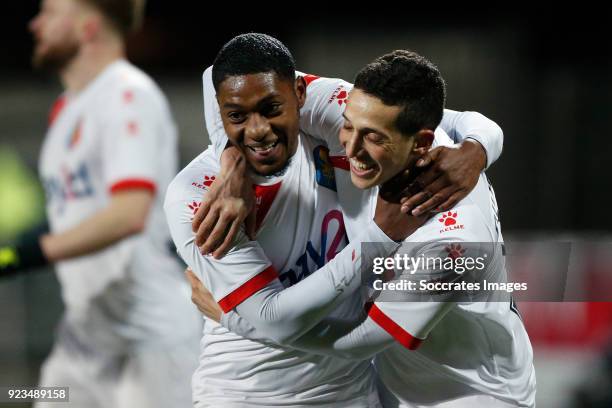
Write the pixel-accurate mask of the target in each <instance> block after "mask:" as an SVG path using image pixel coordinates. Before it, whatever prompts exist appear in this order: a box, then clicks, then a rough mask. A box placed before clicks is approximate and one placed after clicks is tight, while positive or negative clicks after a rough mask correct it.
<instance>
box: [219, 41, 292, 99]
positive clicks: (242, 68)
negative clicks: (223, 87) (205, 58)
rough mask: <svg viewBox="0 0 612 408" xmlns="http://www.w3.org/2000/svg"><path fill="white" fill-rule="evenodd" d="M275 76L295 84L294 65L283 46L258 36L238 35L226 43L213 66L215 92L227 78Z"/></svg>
mask: <svg viewBox="0 0 612 408" xmlns="http://www.w3.org/2000/svg"><path fill="white" fill-rule="evenodd" d="M261 72H274V73H276V75H278V77H279V78H281V79H286V80H291V81H294V80H295V61H294V59H293V56H292V55H291V52H290V51H289V49H288V48H287V47H285V45H284V44H283V43H282V42H280V41H279V40H277V39H276V38H274V37H271V36H269V35H267V34H261V33H247V34H241V35H238V36H236V37H234V38H232V39H231V40H230V41H228V42H227V43H226V44H225V45H224V46H223V48H221V51H219V53H218V54H217V57H216V58H215V61H214V62H213V70H212V81H213V86H214V87H215V90H216V91H218V90H219V85H220V84H221V82H223V81H224V80H225V79H226V78H227V77H230V76H236V75H247V74H259V73H261Z"/></svg>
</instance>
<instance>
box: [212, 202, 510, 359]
mask: <svg viewBox="0 0 612 408" xmlns="http://www.w3.org/2000/svg"><path fill="white" fill-rule="evenodd" d="M443 215H444V214H441V215H438V216H436V217H435V218H434V219H432V220H431V222H428V224H427V225H426V226H424V227H422V230H421V231H420V236H419V239H420V240H421V241H422V242H404V243H403V244H402V247H401V248H399V249H398V251H397V252H396V253H395V254H394V255H399V256H400V257H401V256H403V255H404V254H406V255H409V256H413V257H415V256H416V257H420V258H422V259H435V258H437V259H442V260H448V259H449V258H453V259H455V258H457V257H460V258H464V259H467V258H472V259H475V258H477V257H482V258H483V259H484V261H483V262H484V267H483V271H482V272H481V275H479V276H480V278H483V277H485V278H486V279H487V280H498V279H501V277H500V276H499V274H500V273H501V272H503V271H504V269H503V265H501V266H500V263H499V262H500V257H499V252H500V251H501V249H500V247H499V246H498V245H496V244H495V243H493V242H490V241H492V236H491V232H490V231H489V229H488V228H487V227H486V225H484V223H482V221H481V220H479V209H478V208H477V206H475V205H474V204H473V203H471V202H469V200H468V201H467V202H463V205H459V206H457V207H455V209H454V210H453V213H452V214H451V215H450V216H453V217H455V220H456V224H452V225H453V226H457V228H455V229H452V228H444V227H442V229H441V228H440V226H439V225H442V226H443V223H442V222H440V221H439V219H443V218H442V217H443ZM449 225H450V223H449ZM441 231H442V232H441ZM485 254H486V255H485ZM501 262H502V263H503V260H502V261H501ZM424 265H425V264H421V266H420V267H414V268H412V269H409V270H399V271H395V272H396V273H395V274H394V277H393V279H391V280H390V281H389V282H391V283H395V282H402V281H403V282H406V281H411V282H414V283H415V286H414V288H415V290H413V291H410V290H404V289H402V290H394V289H383V290H380V291H378V292H377V293H376V296H375V298H374V301H373V302H370V303H368V304H367V305H366V306H365V308H364V314H363V315H362V318H361V319H357V320H355V321H338V320H332V319H323V320H322V321H321V322H320V323H318V324H317V325H316V326H314V327H313V328H312V329H311V330H309V331H307V332H305V333H304V335H302V336H301V337H299V338H296V339H295V340H294V341H292V342H291V343H290V344H288V345H289V346H290V347H293V348H296V349H300V350H304V351H308V352H313V353H317V354H324V355H334V356H339V357H343V358H350V359H365V358H368V357H371V356H373V355H374V354H376V353H378V352H380V351H382V350H384V349H385V348H387V347H389V346H391V345H393V344H399V345H401V346H403V347H405V348H407V349H409V350H415V349H418V347H419V346H420V345H421V344H422V343H423V342H426V341H427V337H428V335H429V334H430V333H431V331H432V330H434V329H435V327H436V325H437V324H438V323H439V322H440V321H441V320H442V319H443V318H445V316H446V315H447V314H448V313H449V311H451V310H452V309H453V308H454V307H456V305H457V304H458V303H462V304H465V303H471V302H473V301H495V300H492V299H490V298H482V297H481V298H480V299H478V297H479V296H481V294H482V293H484V292H478V291H475V294H471V293H469V291H467V292H466V291H456V290H455V291H444V290H431V289H421V288H420V286H419V282H420V281H424V282H429V283H435V282H450V283H460V282H461V280H462V279H466V280H468V277H467V276H466V277H463V275H462V274H463V273H464V272H465V270H462V269H460V268H459V267H458V266H457V265H459V263H455V265H456V267H453V268H442V267H441V266H439V264H435V263H434V264H433V265H434V266H433V267H431V266H424ZM374 287H375V288H376V286H374ZM222 324H223V325H224V326H225V327H228V328H229V329H230V330H232V331H236V332H238V333H239V334H241V335H244V336H245V337H248V338H252V339H255V340H258V341H269V340H270V336H268V335H267V334H266V333H265V332H258V330H257V328H256V327H253V326H251V325H249V324H248V322H245V321H242V320H241V319H240V317H239V316H236V315H233V314H231V313H230V314H227V315H224V316H223V318H222Z"/></svg>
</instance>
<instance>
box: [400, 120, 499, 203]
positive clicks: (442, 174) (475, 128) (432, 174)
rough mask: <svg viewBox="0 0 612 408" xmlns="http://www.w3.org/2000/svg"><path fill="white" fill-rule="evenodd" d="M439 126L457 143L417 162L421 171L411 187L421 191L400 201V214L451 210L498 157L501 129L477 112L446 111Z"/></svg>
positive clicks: (430, 152) (432, 150) (432, 151)
mask: <svg viewBox="0 0 612 408" xmlns="http://www.w3.org/2000/svg"><path fill="white" fill-rule="evenodd" d="M440 127H441V128H442V129H443V130H444V131H446V133H447V134H448V135H449V136H450V137H451V138H452V139H453V140H454V141H455V143H456V144H455V146H451V147H447V146H438V147H435V148H433V149H431V150H430V151H429V152H428V153H427V154H426V155H425V156H424V157H423V158H422V159H421V160H420V161H419V162H418V163H417V167H421V168H422V169H423V170H424V171H423V172H422V174H420V175H419V176H418V177H417V178H416V179H415V180H414V182H413V184H414V185H415V186H416V187H417V189H419V188H421V191H420V192H418V193H416V194H414V195H412V196H409V197H405V198H404V199H402V200H401V202H402V204H403V206H402V211H405V212H408V211H412V214H414V215H418V214H422V213H425V212H427V211H437V212H439V211H446V210H448V209H450V208H452V207H454V206H455V205H456V204H457V203H458V202H459V201H461V200H462V199H463V198H465V196H467V194H468V193H469V192H470V191H472V189H473V188H474V186H475V185H476V183H477V182H478V177H479V176H480V172H481V171H483V170H485V169H487V168H488V167H489V166H491V165H492V164H493V163H494V162H495V161H496V160H497V159H498V158H499V156H500V155H501V152H502V148H503V140H504V134H503V132H502V130H501V128H500V127H499V126H498V125H497V123H495V122H494V121H492V120H490V119H488V118H487V117H485V116H484V115H482V114H480V113H478V112H456V111H453V110H450V109H445V110H444V116H443V118H442V122H441V123H440Z"/></svg>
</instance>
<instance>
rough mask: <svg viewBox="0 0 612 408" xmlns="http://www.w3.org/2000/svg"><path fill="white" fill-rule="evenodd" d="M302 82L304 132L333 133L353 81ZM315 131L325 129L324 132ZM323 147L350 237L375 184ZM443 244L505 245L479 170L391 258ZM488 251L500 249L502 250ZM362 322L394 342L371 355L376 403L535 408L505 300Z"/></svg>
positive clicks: (378, 308) (440, 141)
mask: <svg viewBox="0 0 612 408" xmlns="http://www.w3.org/2000/svg"><path fill="white" fill-rule="evenodd" d="M305 79H306V81H307V82H308V84H309V85H308V97H307V100H306V105H305V106H304V109H303V110H302V120H301V125H302V128H303V129H306V130H307V131H310V132H313V134H321V135H323V136H325V135H330V134H335V135H337V134H338V132H339V130H340V127H341V126H342V123H343V119H342V117H341V113H342V111H343V110H344V107H343V105H344V103H345V100H346V98H347V96H348V91H350V89H352V85H351V84H349V83H346V82H344V81H341V80H337V79H328V78H318V77H314V76H308V75H307V76H306V77H305ZM450 117H452V116H449V115H447V113H446V112H445V120H446V121H447V123H445V120H443V123H442V125H444V126H445V127H446V128H449V123H448V120H449V118H450ZM451 127H452V125H451ZM321 128H322V129H326V130H328V131H327V132H322V131H320V129H321ZM473 135H474V138H475V139H477V140H480V141H481V143H483V146H489V147H490V149H489V150H487V154H488V163H489V164H490V163H491V162H492V160H493V161H494V160H495V159H496V158H497V157H498V156H499V154H500V153H501V146H497V145H495V144H492V143H489V141H490V139H487V140H483V139H482V137H478V134H473ZM480 136H482V132H481V135H480ZM470 137H472V135H470ZM326 141H327V142H328V144H329V148H330V161H331V162H332V163H333V165H334V167H335V168H336V183H337V186H338V196H339V200H340V203H341V206H342V211H343V214H344V218H345V223H346V228H347V234H348V237H349V240H351V241H352V240H353V239H354V238H355V237H356V236H357V234H358V232H359V230H360V229H361V228H363V226H364V225H366V223H367V222H368V221H369V220H371V219H372V217H373V216H374V212H375V208H376V198H377V194H378V188H373V189H370V190H359V189H357V188H355V187H354V185H353V184H352V182H351V178H350V171H349V164H348V161H347V160H346V157H345V152H344V149H343V147H342V146H341V145H340V143H339V141H338V138H337V137H333V138H330V139H326ZM452 143H453V142H452V140H450V138H449V137H448V135H447V134H446V133H445V132H444V131H443V130H442V129H440V128H438V129H437V130H436V138H435V142H434V145H433V146H432V147H436V146H439V145H451V144H452ZM443 242H448V243H458V242H465V243H489V242H490V243H503V238H502V235H501V229H500V225H499V219H498V214H497V202H496V200H495V193H494V191H493V188H492V187H491V185H490V184H489V182H488V180H487V178H486V176H485V175H484V174H481V176H480V179H479V181H478V183H477V185H476V187H475V188H474V190H473V191H472V192H471V193H470V194H469V195H468V196H467V197H466V198H465V199H464V200H462V201H461V202H460V203H458V204H457V205H456V206H455V207H454V208H453V209H452V211H451V212H447V213H443V214H439V215H437V216H434V217H432V218H431V219H430V220H428V221H427V222H426V223H425V224H424V225H423V226H422V227H420V228H419V229H418V230H417V231H416V232H415V233H414V234H413V235H411V236H410V237H408V238H407V239H406V241H405V243H406V244H405V245H404V246H403V247H402V248H400V249H399V250H398V253H400V254H402V253H406V254H410V255H416V252H417V251H416V248H419V246H418V245H417V244H418V243H424V244H428V245H431V244H432V243H443ZM492 247H495V249H501V247H502V246H501V244H499V245H492ZM493 252H494V258H493V259H490V261H489V262H490V263H489V268H490V269H491V270H492V271H493V273H494V274H495V275H496V278H498V279H503V277H505V273H506V272H505V265H504V259H503V254H502V252H501V251H500V250H497V251H493ZM368 316H369V319H371V320H373V321H374V322H376V323H377V325H378V326H379V327H381V328H382V329H383V330H385V331H386V332H388V333H389V334H390V335H391V336H392V337H394V338H395V339H396V341H397V344H396V345H394V346H392V347H390V348H387V349H386V350H385V351H383V352H381V353H379V354H378V355H377V356H376V358H375V365H376V370H377V372H378V375H379V379H380V381H381V382H382V384H383V385H384V386H383V387H382V389H381V393H382V394H383V395H381V399H382V400H383V403H384V402H385V401H386V402H388V403H391V402H392V401H393V403H394V404H395V403H397V402H398V401H399V403H400V406H406V407H412V406H420V404H423V406H430V405H435V404H437V403H441V402H443V401H448V400H452V399H453V398H456V397H461V396H467V395H470V394H475V393H483V394H487V395H490V396H493V397H495V398H496V399H498V400H501V401H505V402H508V403H510V404H518V405H519V406H534V404H535V371H534V367H533V351H532V348H531V343H530V341H529V337H528V335H527V332H526V331H525V328H524V326H523V323H522V321H521V319H520V317H519V315H518V312H517V310H516V307H515V306H514V304H513V303H512V302H511V301H508V302H503V303H502V302H472V303H456V304H455V303H436V302H406V301H399V302H389V301H387V302H383V301H378V302H374V304H373V305H372V306H371V307H370V308H369V312H368ZM412 350H416V351H412ZM385 393H388V394H390V395H384V394H385ZM489 404H490V402H489Z"/></svg>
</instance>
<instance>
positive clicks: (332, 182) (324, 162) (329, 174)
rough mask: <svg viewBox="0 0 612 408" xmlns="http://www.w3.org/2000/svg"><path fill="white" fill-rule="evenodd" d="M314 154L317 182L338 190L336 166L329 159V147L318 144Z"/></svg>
mask: <svg viewBox="0 0 612 408" xmlns="http://www.w3.org/2000/svg"><path fill="white" fill-rule="evenodd" d="M313 155H314V160H315V169H316V176H315V177H316V180H317V184H319V185H321V186H323V187H327V188H329V189H330V190H333V191H336V177H335V176H334V166H333V165H332V163H331V161H330V160H329V149H328V148H327V147H325V146H317V147H315V149H314V151H313Z"/></svg>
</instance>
